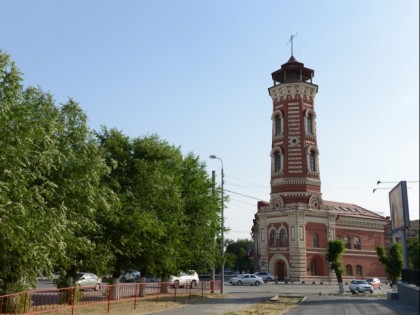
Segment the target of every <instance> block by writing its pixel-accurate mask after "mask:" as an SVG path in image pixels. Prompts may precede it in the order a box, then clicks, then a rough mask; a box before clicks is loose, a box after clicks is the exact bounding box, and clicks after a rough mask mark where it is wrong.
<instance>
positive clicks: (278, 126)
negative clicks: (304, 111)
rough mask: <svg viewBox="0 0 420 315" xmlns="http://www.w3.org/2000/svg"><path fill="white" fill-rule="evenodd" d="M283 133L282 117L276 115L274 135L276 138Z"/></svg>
mask: <svg viewBox="0 0 420 315" xmlns="http://www.w3.org/2000/svg"><path fill="white" fill-rule="evenodd" d="M282 133H283V116H281V115H277V116H276V117H275V120H274V134H275V135H276V136H278V135H280V134H282Z"/></svg>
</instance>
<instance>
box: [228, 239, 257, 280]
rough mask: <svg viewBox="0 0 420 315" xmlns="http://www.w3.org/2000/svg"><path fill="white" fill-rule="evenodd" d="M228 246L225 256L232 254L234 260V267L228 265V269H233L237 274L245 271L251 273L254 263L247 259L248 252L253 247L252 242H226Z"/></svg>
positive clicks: (242, 240) (243, 240)
mask: <svg viewBox="0 0 420 315" xmlns="http://www.w3.org/2000/svg"><path fill="white" fill-rule="evenodd" d="M227 243H228V246H227V248H226V253H227V254H233V255H234V256H235V257H236V259H235V265H228V266H229V267H230V268H232V269H235V270H237V271H239V272H242V271H246V272H250V273H253V272H254V271H255V270H254V263H253V261H252V260H251V259H249V257H248V252H249V250H250V249H251V248H252V247H253V246H254V243H253V241H251V240H248V239H238V240H237V241H232V240H228V242H227Z"/></svg>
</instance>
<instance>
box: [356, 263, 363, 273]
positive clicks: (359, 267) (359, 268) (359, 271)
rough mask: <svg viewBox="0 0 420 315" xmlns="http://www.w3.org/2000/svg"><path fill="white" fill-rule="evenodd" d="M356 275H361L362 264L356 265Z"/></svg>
mask: <svg viewBox="0 0 420 315" xmlns="http://www.w3.org/2000/svg"><path fill="white" fill-rule="evenodd" d="M356 276H363V270H362V266H360V265H357V266H356Z"/></svg>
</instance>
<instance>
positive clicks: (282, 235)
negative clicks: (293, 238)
mask: <svg viewBox="0 0 420 315" xmlns="http://www.w3.org/2000/svg"><path fill="white" fill-rule="evenodd" d="M286 238H287V233H286V229H281V230H280V246H281V247H286Z"/></svg>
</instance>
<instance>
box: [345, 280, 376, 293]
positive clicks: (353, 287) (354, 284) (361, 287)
mask: <svg viewBox="0 0 420 315" xmlns="http://www.w3.org/2000/svg"><path fill="white" fill-rule="evenodd" d="M349 289H350V292H351V293H353V294H354V293H356V292H366V291H369V292H370V293H373V286H371V285H370V284H369V283H367V281H366V280H352V281H351V282H350V284H349Z"/></svg>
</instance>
